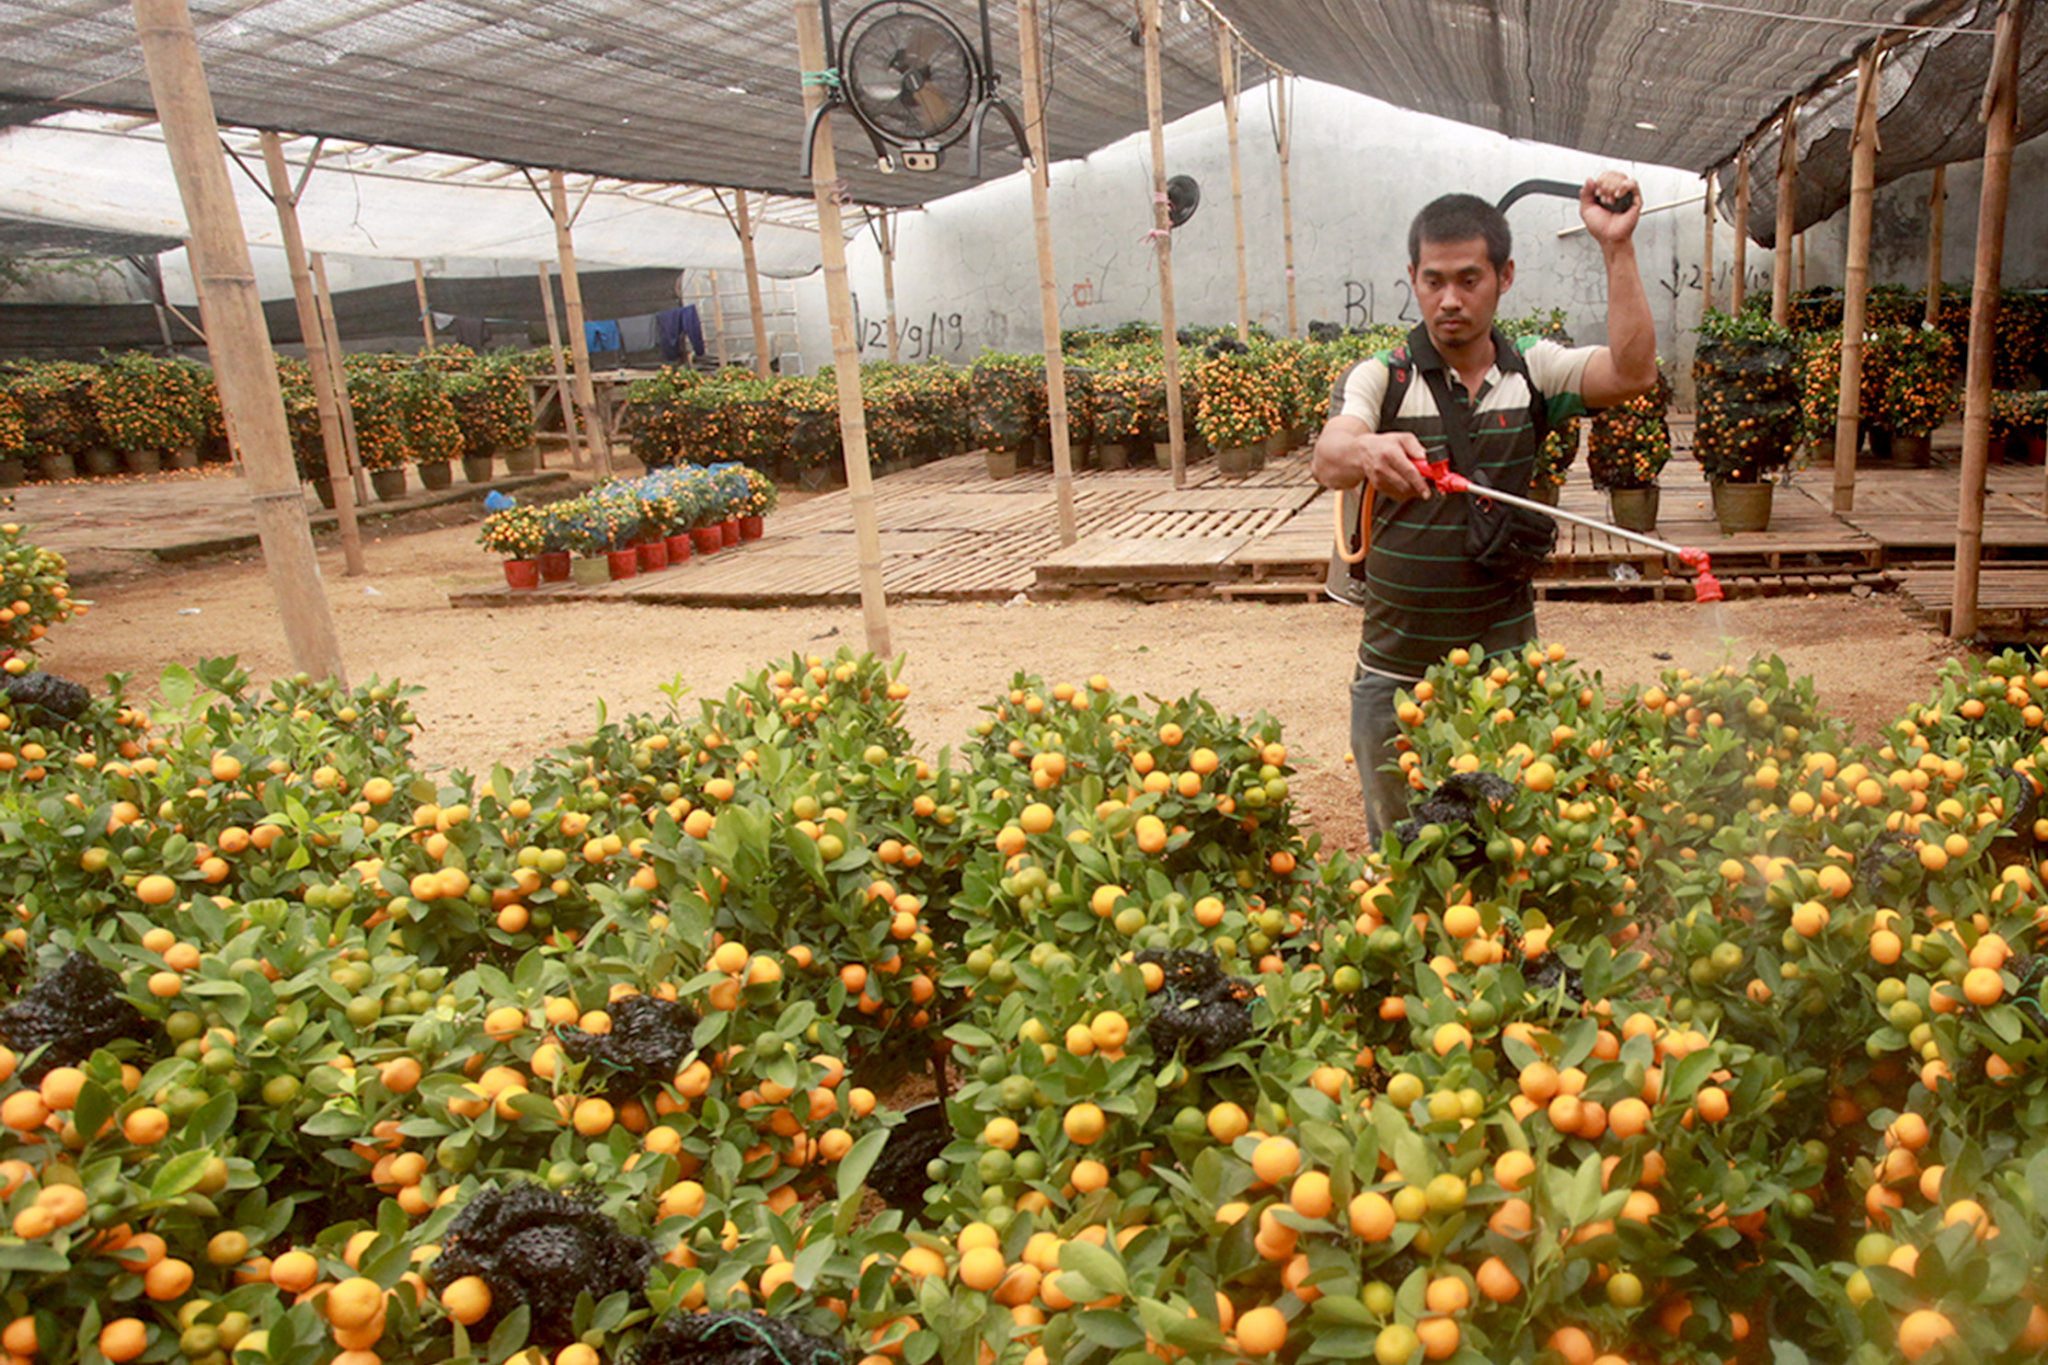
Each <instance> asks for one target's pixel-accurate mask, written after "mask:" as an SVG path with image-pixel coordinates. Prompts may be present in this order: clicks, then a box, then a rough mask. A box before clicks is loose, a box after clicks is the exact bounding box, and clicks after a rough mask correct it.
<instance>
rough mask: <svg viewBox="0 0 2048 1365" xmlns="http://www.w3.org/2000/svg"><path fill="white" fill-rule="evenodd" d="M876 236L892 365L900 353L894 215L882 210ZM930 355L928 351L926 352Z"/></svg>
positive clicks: (888, 210)
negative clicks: (879, 244)
mask: <svg viewBox="0 0 2048 1365" xmlns="http://www.w3.org/2000/svg"><path fill="white" fill-rule="evenodd" d="M875 227H876V231H877V236H878V237H879V239H880V242H881V247H882V306H883V308H885V309H886V310H887V316H886V317H885V318H884V322H885V323H886V324H887V326H888V329H889V335H888V343H889V363H890V364H891V365H894V364H895V363H896V361H897V359H898V357H899V355H900V353H901V351H902V340H901V338H900V337H899V336H898V335H897V334H898V332H900V331H901V330H902V329H900V328H899V327H897V325H896V214H895V212H894V211H893V210H891V209H883V210H882V216H881V217H880V218H877V219H876V220H875ZM926 354H927V355H929V354H930V352H929V351H927V352H926Z"/></svg>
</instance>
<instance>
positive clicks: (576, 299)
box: [548, 171, 612, 479]
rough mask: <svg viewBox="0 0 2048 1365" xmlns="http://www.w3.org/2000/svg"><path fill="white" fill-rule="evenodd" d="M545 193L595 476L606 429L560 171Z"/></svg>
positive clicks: (607, 449)
mask: <svg viewBox="0 0 2048 1365" xmlns="http://www.w3.org/2000/svg"><path fill="white" fill-rule="evenodd" d="M548 197H549V199H550V201H551V202H552V207H553V208H554V211H555V251H556V253H557V254H558V255H560V256H561V258H562V303H563V306H564V307H565V309H566V310H567V312H568V314H569V316H568V318H567V322H568V326H569V354H570V355H571V356H573V357H574V358H575V361H576V368H575V372H574V378H575V380H576V405H577V406H578V407H580V408H582V409H583V438H584V440H586V441H588V442H589V443H590V465H591V468H592V469H593V470H595V471H596V473H597V477H598V478H600V479H602V478H606V477H608V476H609V475H610V474H611V472H612V451H611V438H610V433H609V432H607V431H606V430H605V426H604V414H603V413H601V412H599V411H598V410H597V385H596V384H595V383H594V382H593V381H592V380H591V377H590V338H589V337H588V336H587V335H586V334H585V333H584V331H583V285H582V284H581V282H579V281H578V280H577V278H576V246H575V243H574V242H572V241H571V240H570V238H569V183H568V181H567V180H566V179H565V178H564V177H563V175H562V173H561V172H560V171H549V172H548Z"/></svg>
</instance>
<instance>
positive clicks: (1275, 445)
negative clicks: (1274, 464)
mask: <svg viewBox="0 0 2048 1365" xmlns="http://www.w3.org/2000/svg"><path fill="white" fill-rule="evenodd" d="M1287 449H1288V446H1287V433H1286V432H1284V431H1276V432H1274V433H1273V434H1272V435H1271V436H1268V437H1267V438H1266V448H1265V456H1266V458H1267V459H1269V460H1277V459H1279V458H1280V457H1281V456H1282V455H1285V454H1286V453H1287Z"/></svg>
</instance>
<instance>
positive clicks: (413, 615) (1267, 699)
mask: <svg viewBox="0 0 2048 1365" xmlns="http://www.w3.org/2000/svg"><path fill="white" fill-rule="evenodd" d="M446 515H448V516H450V517H451V518H452V517H461V516H465V515H473V513H469V514H465V513H462V512H451V513H448V514H446ZM474 534H475V532H474V528H473V525H471V524H468V523H466V522H465V523H464V524H457V525H444V526H440V527H436V528H432V529H424V530H421V529H412V530H410V531H409V532H408V533H405V534H387V535H386V536H385V537H384V538H382V539H379V540H376V541H374V542H372V543H371V544H370V545H369V547H368V549H369V562H370V567H371V572H370V573H369V574H368V575H367V576H365V577H363V578H356V579H351V578H346V577H344V576H343V575H342V565H341V562H340V555H339V552H338V551H332V552H329V551H323V552H322V555H321V562H322V566H323V570H324V572H325V574H326V583H327V589H328V595H329V600H330V601H331V603H332V607H333V612H334V616H335V620H336V624H337V627H338V629H339V631H340V634H341V640H342V648H343V654H344V657H345V658H346V659H347V661H348V668H349V674H350V678H351V680H352V681H354V682H358V683H360V682H363V681H366V680H368V679H369V678H371V677H372V676H375V677H380V678H384V679H387V680H388V679H393V678H399V679H404V680H405V681H407V682H410V683H415V684H419V685H422V686H424V687H425V688H426V694H425V696H424V697H423V698H422V699H421V700H420V702H419V704H418V707H417V709H418V712H419V714H420V717H421V720H422V722H423V733H422V735H421V736H420V739H419V741H418V745H417V752H418V753H419V755H420V757H421V758H422V760H423V761H424V762H426V763H427V764H429V765H430V766H432V767H435V768H451V769H452V768H463V769H467V770H469V771H472V772H476V771H482V770H485V769H487V768H488V767H489V766H490V765H491V764H492V763H494V762H500V761H503V762H507V763H510V764H512V765H514V766H517V765H518V764H520V763H521V762H523V761H525V760H527V759H530V758H532V757H533V756H535V755H536V754H539V753H542V752H544V751H545V750H547V749H548V748H550V747H552V746H554V745H557V744H559V743H561V742H563V741H565V740H568V739H571V738H573V737H575V736H577V735H579V734H582V733H587V732H588V731H589V730H590V729H591V728H592V727H593V725H594V719H595V714H596V706H597V703H598V702H599V700H600V699H602V700H603V701H604V702H605V703H606V705H607V706H609V707H610V709H611V712H612V714H613V715H619V714H622V713H623V712H627V711H650V710H659V709H661V708H662V707H664V706H665V705H666V704H667V703H666V699H665V698H664V697H663V696H662V694H661V693H660V692H659V691H658V690H657V689H658V688H660V687H661V685H663V684H665V683H669V682H672V681H674V680H676V679H678V678H680V679H681V681H682V682H683V683H685V684H686V685H687V686H688V687H689V688H690V689H691V691H692V693H693V694H696V695H706V694H715V693H718V692H722V691H723V690H724V688H725V687H726V686H727V685H728V684H729V683H730V682H732V681H733V680H734V679H736V678H738V677H739V676H740V675H742V674H743V673H746V672H748V671H750V670H752V669H754V668H756V667H759V666H761V665H763V664H765V663H768V662H770V661H772V660H778V659H783V658H787V657H788V656H789V655H790V654H792V653H796V652H804V653H811V652H816V653H828V654H829V653H830V652H832V651H834V650H836V649H838V648H839V647H840V646H841V645H853V646H856V647H859V646H861V645H862V644H863V642H864V633H863V629H862V625H861V615H860V612H859V610H858V609H857V608H844V609H816V608H808V607H806V608H800V609H784V610H780V611H723V610H693V609H682V608H672V607H655V606H640V605H632V604H619V605H609V604H607V605H593V604H587V603H581V604H562V605H559V606H545V607H522V608H514V609H505V610H465V611H457V610H453V609H451V608H450V607H449V606H448V597H447V595H448V591H449V589H450V588H451V587H456V586H460V585H463V584H465V583H471V584H473V583H475V582H478V581H480V580H482V579H484V578H487V577H489V576H490V575H491V573H492V571H493V569H494V568H495V565H494V564H493V563H492V562H491V561H489V560H488V559H487V558H486V557H485V556H484V554H483V553H482V552H481V551H479V550H478V549H477V548H476V546H475V543H474ZM81 596H84V597H86V598H88V599H90V600H92V601H93V602H94V603H95V604H96V606H95V608H94V610H93V611H92V612H91V613H89V614H88V615H87V616H86V617H85V618H83V619H82V620H79V621H77V622H74V623H72V624H69V625H66V626H64V627H61V628H60V629H58V630H57V631H55V632H53V633H52V636H51V639H50V642H49V643H50V648H49V650H48V652H47V653H46V655H45V660H46V663H47V666H48V667H50V668H51V669H52V670H53V671H55V672H59V673H62V674H64V675H66V676H69V677H72V678H77V679H80V680H96V679H98V678H99V677H100V676H102V675H104V674H107V673H111V672H128V673H132V674H134V675H135V678H136V682H137V684H139V685H142V686H141V690H142V691H143V692H144V693H145V694H146V693H147V692H148V690H149V688H148V686H147V684H148V683H149V682H150V680H152V679H154V677H155V676H156V675H157V674H158V673H159V672H160V671H161V670H162V669H163V668H164V667H165V666H166V665H169V664H172V663H177V662H184V661H190V660H193V659H196V658H200V657H206V656H212V655H225V654H234V655H238V656H239V657H240V659H241V661H242V664H243V666H244V667H246V668H248V669H249V670H250V671H251V672H252V673H254V674H255V675H256V676H257V677H258V678H259V679H260V678H266V677H269V676H272V675H275V674H277V673H280V672H283V671H286V670H287V669H288V668H289V656H288V654H287V651H286V648H285V644H284V639H283V635H282V632H281V631H280V629H279V627H278V624H277V618H276V614H275V612H274V610H273V608H272V599H271V596H270V589H269V585H268V583H267V581H266V580H265V577H264V574H263V570H262V566H261V564H260V562H258V561H256V560H254V559H253V558H248V559H242V560H236V561H229V562H220V563H214V564H208V565H203V566H198V567H180V568H175V569H174V568H167V567H156V568H151V569H150V570H148V571H147V572H144V573H134V574H127V575H121V576H116V577H112V578H107V579H102V580H100V581H98V582H95V583H92V584H90V585H89V586H87V587H85V588H83V589H82V590H81ZM1541 621H1542V630H1543V636H1544V638H1545V639H1546V640H1553V641H1559V642H1562V643H1563V644H1564V646H1565V647H1566V648H1567V649H1568V650H1569V651H1570V652H1571V654H1572V655H1573V656H1574V657H1575V658H1577V659H1579V660H1581V661H1583V662H1584V663H1586V664H1587V665H1589V666H1591V667H1594V668H1597V669H1599V670H1600V671H1601V672H1602V673H1603V674H1604V675H1605V676H1606V678H1607V679H1608V681H1609V682H1610V683H1615V684H1627V683H1630V682H1636V681H1648V680H1650V679H1652V678H1654V676H1655V675H1656V674H1657V673H1658V672H1659V671H1660V670H1662V669H1664V668H1668V667H1674V666H1683V667H1689V668H1693V669H1696V670H1697V669H1701V668H1705V667H1711V666H1712V665H1714V664H1716V663H1718V662H1720V661H1722V660H1723V659H1726V658H1731V657H1732V658H1737V659H1740V658H1747V657H1748V656H1749V655H1750V654H1752V653H1769V652H1775V653H1777V654H1779V655H1781V656H1782V657H1783V658H1784V659H1785V660H1786V662H1787V664H1788V665H1789V666H1790V667H1791V669H1792V670H1793V672H1794V674H1795V675H1810V676H1812V677H1813V678H1814V680H1815V683H1816V686H1817V688H1818V690H1819V694H1820V697H1821V700H1822V703H1823V705H1825V706H1826V707H1827V708H1828V709H1829V710H1831V711H1833V712H1834V713H1835V714H1837V715H1839V716H1841V717H1843V718H1844V719H1846V720H1848V721H1851V722H1852V723H1854V724H1855V725H1856V726H1857V727H1858V729H1859V730H1861V731H1863V732H1865V733H1868V731H1869V730H1870V729H1871V728H1872V727H1874V726H1875V725H1878V724H1881V723H1883V722H1884V721H1886V720H1888V719H1890V718H1891V717H1893V716H1895V715H1896V714H1898V712H1899V711H1900V710H1901V708H1903V707H1904V706H1906V705H1908V704H1909V703H1912V702H1915V701H1917V700H1919V699H1920V698H1922V697H1924V696H1925V695H1926V694H1927V692H1928V690H1929V688H1930V686H1931V685H1932V683H1933V681H1934V678H1935V676H1936V674H1937V673H1938V671H1939V669H1940V666H1941V663H1942V661H1943V659H1944V658H1946V657H1948V656H1949V654H1950V653H1951V652H1952V649H1951V646H1950V645H1949V643H1948V642H1947V641H1945V640H1943V639H1942V638H1940V637H1938V636H1935V635H1932V634H1930V633H1928V632H1927V631H1925V630H1924V629H1922V628H1921V627H1919V626H1918V625H1916V624H1914V623H1913V622H1911V621H1909V620H1908V619H1907V618H1906V617H1905V616H1904V615H1903V614H1902V613H1901V611H1900V610H1899V608H1898V607H1897V606H1895V605H1894V604H1893V603H1892V602H1891V601H1889V600H1888V599H1886V598H1885V597H1882V596H1878V597H1871V598H1865V599H1858V598H1854V597H1848V596H1829V597H1820V598H1774V599H1763V600H1754V601H1737V602H1729V603H1726V604H1723V605H1721V606H1719V607H1696V606H1692V605H1689V604H1681V603H1633V604H1615V605H1606V604H1595V603H1581V602H1569V603H1548V604H1545V606H1544V607H1543V608H1542V615H1541ZM890 623H891V630H892V639H891V645H892V648H893V649H894V650H895V651H897V652H899V653H902V654H905V655H907V656H908V663H907V664H906V666H905V669H904V675H903V676H904V679H905V681H907V682H908V683H909V684H910V685H911V687H912V707H911V714H910V718H909V723H910V726H911V728H912V731H913V733H914V734H915V735H916V737H917V739H918V741H919V742H920V744H921V745H923V746H925V748H926V750H927V751H928V752H933V753H935V752H936V751H937V750H938V749H939V748H940V747H942V746H945V745H947V744H953V743H957V742H958V741H959V739H960V738H961V737H962V736H963V735H965V734H966V733H967V731H968V728H969V727H970V726H971V725H972V724H973V722H974V721H975V719H976V718H977V714H978V710H979V708H980V706H981V705H983V704H984V703H985V702H987V701H988V700H990V699H991V698H992V697H993V696H995V695H996V693H997V692H999V691H1001V690H1006V689H1007V687H1008V684H1009V680H1010V677H1011V675H1012V674H1013V673H1014V672H1016V671H1018V670H1028V671H1031V672H1035V673H1038V674H1039V675H1041V676H1043V677H1044V678H1046V680H1047V681H1048V682H1054V681H1059V680H1062V679H1065V680H1073V681H1079V680H1080V679H1083V678H1085V677H1087V676H1088V675H1090V674H1093V673H1097V672H1100V673H1104V674H1107V675H1108V676H1109V678H1110V679H1111V681H1112V683H1113V684H1114V685H1115V686H1116V687H1118V688H1119V689H1122V690H1127V691H1131V692H1137V693H1141V694H1155V695H1160V696H1167V695H1180V694H1183V693H1186V692H1189V691H1193V690H1196V689H1199V690H1200V691H1201V692H1202V694H1203V695H1204V696H1207V697H1208V698H1210V699H1211V700H1212V701H1214V702H1216V703H1217V704H1218V705H1220V706H1223V707H1225V708H1228V709H1231V710H1233V711H1239V712H1245V713H1249V712H1254V711H1259V710H1264V711H1267V712H1269V713H1271V714H1272V715H1274V716H1276V717H1278V718H1279V719H1280V721H1281V722H1282V723H1283V725H1284V726H1285V730H1286V735H1287V739H1288V743H1289V746H1290V748H1291V749H1292V750H1293V754H1294V759H1295V761H1296V763H1297V764H1298V765H1299V767H1300V768H1301V776H1300V778H1299V779H1298V781H1297V783H1296V787H1297V791H1298V792H1299V793H1300V795H1301V798H1302V801H1303V804H1304V805H1305V807H1306V808H1307V811H1308V814H1309V816H1310V818H1311V819H1312V820H1313V821H1314V822H1315V823H1316V824H1317V826H1318V827H1319V828H1321V829H1322V830H1323V831H1324V832H1325V834H1326V836H1327V837H1328V838H1330V839H1331V840H1333V841H1335V842H1339V843H1343V844H1347V845H1354V844H1355V842H1356V840H1357V839H1358V838H1359V837H1360V834H1361V826H1360V822H1359V819H1358V816H1357V806H1358V795H1357V787H1356V779H1355V777H1354V775H1353V773H1352V770H1351V768H1350V766H1349V764H1348V762H1347V758H1346V750H1347V747H1348V745H1347V740H1346V691H1345V684H1346V682H1347V680H1348V676H1349V668H1350V661H1351V658H1352V652H1353V647H1354V644H1355V642H1356V638H1357V630H1358V624H1357V618H1356V616H1355V614H1354V613H1353V612H1351V611H1349V610H1347V609H1345V608H1342V607H1338V606H1335V605H1273V604H1265V603H1246V602H1238V603H1228V602H1207V601H1202V602H1180V603H1168V604H1157V605H1146V604H1139V603H1135V602H1125V601H1082V602H1065V603H1048V604H1015V605H1010V604H936V603H928V604H920V603H916V602H905V603H896V604H892V606H891V609H890Z"/></svg>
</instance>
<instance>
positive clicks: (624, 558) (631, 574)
mask: <svg viewBox="0 0 2048 1365" xmlns="http://www.w3.org/2000/svg"><path fill="white" fill-rule="evenodd" d="M604 558H605V567H606V571H607V572H608V573H610V574H611V577H612V581H613V582H617V581H618V580H619V579H621V578H637V577H638V576H639V574H640V555H639V552H638V551H636V550H634V549H633V547H632V546H630V545H628V546H627V547H626V548H625V549H623V550H608V551H606V552H605V557H604Z"/></svg>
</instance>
